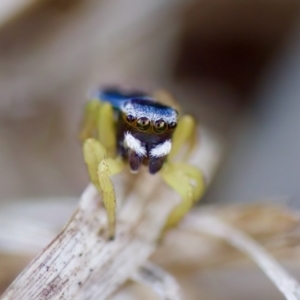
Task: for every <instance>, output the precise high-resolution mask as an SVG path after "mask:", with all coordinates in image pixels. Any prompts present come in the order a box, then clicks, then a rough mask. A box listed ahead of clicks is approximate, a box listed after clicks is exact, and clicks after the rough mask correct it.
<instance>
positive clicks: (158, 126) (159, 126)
mask: <svg viewBox="0 0 300 300" xmlns="http://www.w3.org/2000/svg"><path fill="white" fill-rule="evenodd" d="M153 125H154V131H155V132H157V133H163V132H165V131H166V130H167V123H166V122H165V121H164V120H157V121H155V122H154V124H153Z"/></svg>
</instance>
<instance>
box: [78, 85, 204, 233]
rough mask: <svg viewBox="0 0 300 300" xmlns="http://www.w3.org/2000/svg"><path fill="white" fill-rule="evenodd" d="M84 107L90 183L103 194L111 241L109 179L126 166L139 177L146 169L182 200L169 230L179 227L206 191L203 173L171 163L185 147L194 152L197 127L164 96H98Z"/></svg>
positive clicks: (112, 197)
mask: <svg viewBox="0 0 300 300" xmlns="http://www.w3.org/2000/svg"><path fill="white" fill-rule="evenodd" d="M95 95H96V97H95V96H94V98H95V99H93V100H91V101H90V102H89V103H88V104H87V107H86V114H85V120H84V124H83V130H82V133H81V138H82V139H83V140H84V146H83V152H84V157H85V161H86V163H87V166H88V170H89V174H90V178H91V181H92V182H93V184H94V185H95V186H96V187H97V189H98V190H99V192H101V193H102V194H103V201H104V205H105V207H106V210H107V214H108V221H109V235H110V237H111V238H113V237H114V235H115V193H114V189H113V184H112V182H111V180H110V176H112V175H114V174H116V173H119V172H120V171H121V170H122V169H123V167H124V164H125V163H126V162H128V164H129V167H130V170H131V171H132V172H137V171H138V170H139V168H140V166H141V165H147V166H148V168H149V172H150V173H151V174H155V173H158V172H159V173H160V174H161V176H162V178H163V179H164V181H165V182H166V183H167V184H168V185H169V186H170V187H172V188H173V189H175V190H176V191H177V192H178V193H179V194H180V195H181V196H182V198H183V201H182V203H181V204H179V205H178V206H177V207H176V208H175V209H174V211H173V212H172V213H171V214H170V217H169V220H167V222H166V227H170V226H172V225H175V224H176V223H177V222H178V221H179V220H180V219H181V218H182V217H183V216H184V215H185V213H186V212H187V211H188V210H189V209H190V207H191V206H192V204H193V202H194V201H195V200H196V199H198V198H199V197H200V195H201V194H202V193H203V191H204V182H203V177H202V174H201V172H200V171H199V170H198V169H196V168H195V167H192V166H190V165H188V164H186V163H184V162H171V159H173V158H174V157H175V156H176V155H177V153H178V152H179V150H180V148H181V147H182V146H185V148H187V149H189V150H191V149H192V147H193V144H194V141H195V139H194V138H195V121H194V119H193V118H192V117H191V116H188V115H185V116H182V117H181V118H179V117H178V112H177V110H176V109H174V108H173V107H172V106H171V105H166V104H165V103H164V102H167V101H164V100H166V99H165V97H163V96H161V95H164V94H158V95H159V96H158V97H153V96H149V95H147V94H145V93H143V92H140V91H135V92H129V93H128V92H124V91H120V90H118V89H116V88H109V89H105V90H101V91H98V92H97V93H96V94H95Z"/></svg>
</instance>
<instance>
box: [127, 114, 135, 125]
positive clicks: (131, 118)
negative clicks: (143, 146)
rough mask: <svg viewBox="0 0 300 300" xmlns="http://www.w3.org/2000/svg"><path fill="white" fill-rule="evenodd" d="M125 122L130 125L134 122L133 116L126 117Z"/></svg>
mask: <svg viewBox="0 0 300 300" xmlns="http://www.w3.org/2000/svg"><path fill="white" fill-rule="evenodd" d="M126 120H127V122H129V123H132V122H134V121H135V117H134V116H133V115H127V116H126Z"/></svg>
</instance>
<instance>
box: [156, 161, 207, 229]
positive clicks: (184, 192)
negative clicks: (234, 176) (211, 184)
mask: <svg viewBox="0 0 300 300" xmlns="http://www.w3.org/2000/svg"><path fill="white" fill-rule="evenodd" d="M160 174H161V176H162V177H163V179H164V181H165V182H166V183H167V185H169V186H170V187H171V188H172V189H174V190H175V191H176V192H177V193H178V194H179V195H180V196H181V198H182V200H181V202H180V203H179V204H178V205H177V206H176V207H175V208H174V209H173V211H172V212H171V213H170V215H169V217H168V220H167V221H166V224H165V229H168V228H170V227H173V226H175V225H177V223H178V222H179V221H180V220H181V219H182V218H183V217H184V216H185V214H186V213H187V212H188V211H189V210H190V209H191V208H192V205H193V204H194V203H195V202H196V201H197V200H198V199H200V198H201V196H202V195H203V194H204V191H205V181H204V178H203V174H202V172H201V171H200V170H199V169H197V168H196V167H193V166H191V165H188V164H186V163H181V162H178V163H171V162H166V163H165V164H164V166H163V168H162V170H161V172H160Z"/></svg>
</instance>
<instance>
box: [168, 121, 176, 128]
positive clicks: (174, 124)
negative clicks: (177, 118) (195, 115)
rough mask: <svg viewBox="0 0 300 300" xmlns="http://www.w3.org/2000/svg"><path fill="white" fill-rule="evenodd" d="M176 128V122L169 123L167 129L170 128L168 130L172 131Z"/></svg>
mask: <svg viewBox="0 0 300 300" xmlns="http://www.w3.org/2000/svg"><path fill="white" fill-rule="evenodd" d="M176 126H177V123H176V122H171V123H170V124H169V128H170V129H174V128H176Z"/></svg>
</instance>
